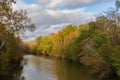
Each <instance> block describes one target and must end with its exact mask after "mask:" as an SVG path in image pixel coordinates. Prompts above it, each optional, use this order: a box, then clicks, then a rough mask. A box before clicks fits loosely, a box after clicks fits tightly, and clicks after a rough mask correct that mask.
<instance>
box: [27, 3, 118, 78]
mask: <svg viewBox="0 0 120 80" xmlns="http://www.w3.org/2000/svg"><path fill="white" fill-rule="evenodd" d="M116 5H117V3H116ZM117 8H118V7H117ZM25 44H26V46H28V47H27V48H28V49H29V51H28V52H29V53H32V54H35V55H48V56H54V57H59V58H63V59H69V60H73V61H78V62H80V63H82V64H84V65H85V66H88V67H89V68H90V69H91V70H92V71H93V72H94V73H96V74H97V75H98V76H99V77H100V78H102V79H103V80H119V77H120V14H119V11H118V9H117V10H116V9H113V8H110V9H109V10H108V11H107V12H105V13H103V15H100V16H98V17H97V18H96V19H95V20H94V21H91V22H88V23H85V24H81V25H80V26H75V25H68V26H66V27H65V28H64V29H62V30H60V31H59V32H57V33H56V34H55V33H50V34H49V35H47V36H44V37H41V36H40V37H38V38H36V39H35V40H33V41H29V42H25Z"/></svg>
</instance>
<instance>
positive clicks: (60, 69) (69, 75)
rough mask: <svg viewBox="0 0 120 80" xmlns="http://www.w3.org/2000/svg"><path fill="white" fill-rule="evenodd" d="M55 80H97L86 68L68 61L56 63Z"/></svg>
mask: <svg viewBox="0 0 120 80" xmlns="http://www.w3.org/2000/svg"><path fill="white" fill-rule="evenodd" d="M55 67H56V70H55V74H56V76H57V80H97V79H96V78H95V77H94V76H92V75H91V74H90V73H89V72H88V70H87V69H86V68H83V67H80V66H79V65H77V64H74V63H71V62H69V61H59V60H58V61H56V65H55Z"/></svg>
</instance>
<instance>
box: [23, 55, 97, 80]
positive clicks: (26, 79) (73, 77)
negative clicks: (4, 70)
mask: <svg viewBox="0 0 120 80" xmlns="http://www.w3.org/2000/svg"><path fill="white" fill-rule="evenodd" d="M21 80H99V79H98V78H97V77H95V75H93V74H91V73H90V72H89V70H88V69H87V68H85V67H83V66H81V65H80V64H77V63H73V62H71V61H67V60H59V59H55V58H50V57H45V56H41V57H37V56H33V55H26V56H24V60H23V70H22V74H21Z"/></svg>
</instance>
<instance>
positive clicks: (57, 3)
mask: <svg viewBox="0 0 120 80" xmlns="http://www.w3.org/2000/svg"><path fill="white" fill-rule="evenodd" d="M96 1H99V0H69V1H68V0H51V2H50V3H49V5H48V7H50V8H55V7H66V6H67V7H68V6H75V5H81V4H82V5H83V4H90V3H93V2H96Z"/></svg>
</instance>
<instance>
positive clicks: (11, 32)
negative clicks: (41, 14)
mask: <svg viewBox="0 0 120 80" xmlns="http://www.w3.org/2000/svg"><path fill="white" fill-rule="evenodd" d="M13 3H15V1H14V0H0V80H16V79H14V77H13V76H17V75H18V74H17V72H18V71H20V69H21V68H22V67H21V66H20V62H21V59H22V56H23V52H24V48H23V42H22V40H21V37H20V35H21V33H22V34H23V32H24V31H25V30H31V31H32V30H34V28H35V25H34V24H32V23H31V20H30V19H29V18H28V17H27V13H26V11H25V10H20V11H14V10H13V9H12V4H13ZM15 68H16V70H15ZM17 80H18V79H17Z"/></svg>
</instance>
